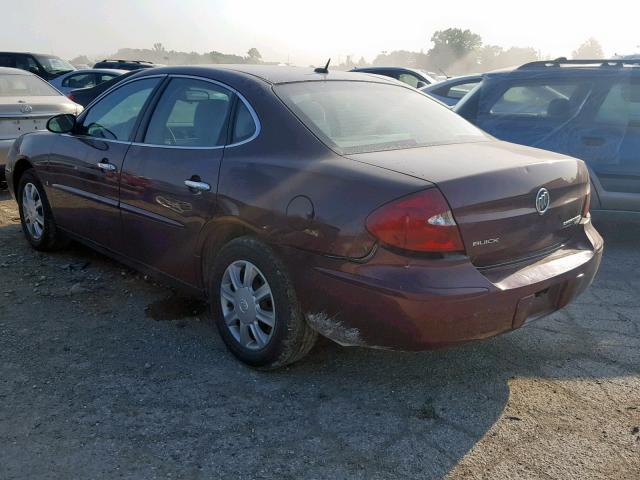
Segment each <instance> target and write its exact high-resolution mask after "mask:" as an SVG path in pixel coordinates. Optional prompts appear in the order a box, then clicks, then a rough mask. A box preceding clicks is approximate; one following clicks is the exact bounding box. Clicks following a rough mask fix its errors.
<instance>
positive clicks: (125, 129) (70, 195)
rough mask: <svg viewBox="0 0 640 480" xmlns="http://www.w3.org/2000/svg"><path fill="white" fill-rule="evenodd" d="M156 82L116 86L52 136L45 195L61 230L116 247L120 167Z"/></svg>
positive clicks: (150, 79)
mask: <svg viewBox="0 0 640 480" xmlns="http://www.w3.org/2000/svg"><path fill="white" fill-rule="evenodd" d="M160 80H161V79H160V78H157V77H154V78H145V79H141V80H137V81H133V82H131V83H127V84H125V85H123V86H121V87H120V88H118V89H117V90H115V91H113V92H112V93H110V94H109V95H107V96H106V97H104V98H103V99H101V100H100V101H99V102H98V103H96V104H95V105H94V106H93V107H92V108H91V109H90V110H88V111H86V112H85V113H84V114H83V115H82V116H81V117H79V118H78V125H77V128H76V130H75V131H74V132H73V134H64V135H58V136H57V137H56V139H55V141H54V143H53V147H52V150H51V154H50V156H49V176H48V178H49V184H50V185H49V188H50V195H49V197H50V201H51V204H52V207H53V210H54V211H55V212H56V213H55V215H56V223H57V224H58V225H60V227H62V228H63V229H65V230H68V231H70V232H71V233H74V234H76V235H79V236H81V237H82V238H84V239H86V240H90V241H93V242H95V243H97V244H100V245H102V246H104V247H107V248H110V249H113V250H119V243H120V240H121V236H120V233H121V230H120V228H121V224H120V213H119V210H118V203H119V179H120V171H121V169H122V164H123V161H124V157H125V154H126V153H127V150H128V148H129V146H130V141H131V137H132V135H133V133H134V130H135V125H136V122H137V120H138V117H139V116H140V113H141V112H142V111H143V108H144V105H145V103H146V102H147V101H148V99H149V98H150V96H151V93H152V92H153V90H154V88H155V87H156V86H157V85H158V83H159V82H160Z"/></svg>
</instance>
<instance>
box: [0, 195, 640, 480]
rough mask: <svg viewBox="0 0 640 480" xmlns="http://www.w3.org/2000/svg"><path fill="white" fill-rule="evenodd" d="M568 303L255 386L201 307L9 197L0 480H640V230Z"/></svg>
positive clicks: (1, 217) (623, 238)
mask: <svg viewBox="0 0 640 480" xmlns="http://www.w3.org/2000/svg"><path fill="white" fill-rule="evenodd" d="M600 229H601V231H602V233H603V235H604V237H605V240H606V242H607V244H606V249H605V250H606V253H605V259H604V261H603V265H602V268H601V270H600V273H599V276H598V278H597V279H596V282H595V283H594V285H593V287H592V288H591V289H590V290H588V291H587V292H586V293H585V294H584V295H583V296H582V297H580V298H579V299H578V300H577V301H576V302H575V304H573V305H571V306H570V307H569V308H567V309H566V310H564V311H561V312H558V313H556V314H554V315H552V316H550V317H547V318H546V319H543V320H539V321H537V322H534V323H531V324H528V325H527V326H525V327H524V328H522V329H521V330H519V331H517V332H514V333H511V334H508V335H504V336H502V337H499V338H496V339H492V340H489V341H485V342H481V343H475V344H470V345H466V346H463V347H458V348H454V349H449V350H443V351H436V352H424V353H411V354H409V353H398V352H385V351H376V350H367V349H358V348H341V347H339V346H337V345H334V344H332V343H330V342H328V341H323V342H321V343H320V344H319V345H318V346H317V347H316V348H315V349H314V350H313V351H312V352H311V354H310V355H309V357H307V358H306V359H305V360H303V361H302V362H300V363H298V364H296V365H293V366H291V367H289V368H287V369H284V370H281V371H278V372H274V373H261V372H257V371H253V370H251V369H249V368H246V367H244V366H242V365H241V364H239V363H238V362H237V361H235V360H234V359H233V358H232V357H231V355H230V354H228V353H227V351H226V350H225V348H224V345H223V344H222V342H221V340H220V338H219V337H218V335H217V332H216V331H215V330H214V326H213V325H212V323H211V322H210V321H208V320H207V318H206V313H205V309H204V306H203V305H202V304H201V303H200V302H198V301H196V300H193V299H189V298H183V297H180V296H178V295H176V294H175V293H174V292H172V291H171V290H169V289H168V288H166V287H164V286H162V285H158V284H156V283H154V282H153V281H151V280H149V279H146V278H144V277H142V276H141V275H139V274H136V273H135V272H132V271H130V270H128V269H126V268H124V267H123V266H121V265H119V264H117V263H115V262H113V261H111V260H109V259H107V258H105V257H103V256H101V255H98V254H96V253H93V252H91V251H89V250H88V249H85V248H83V247H79V246H74V247H72V248H70V249H69V250H67V251H64V252H61V253H56V254H50V255H43V254H39V253H36V252H34V251H33V250H31V249H30V248H29V247H28V246H27V243H26V242H25V241H24V240H23V238H22V233H21V231H20V228H19V226H18V218H17V211H16V208H15V204H14V203H13V202H12V201H11V200H10V199H9V196H8V195H7V194H6V193H1V192H0V300H1V303H0V478H1V479H3V480H8V479H40V478H46V479H51V478H64V479H74V478H81V479H89V478H96V479H103V478H121V477H123V478H202V479H204V478H218V477H219V478H229V479H231V478H248V479H249V478H251V479H253V478H265V479H288V478H311V479H323V478H326V479H340V478H360V479H382V478H384V479H388V478H399V479H412V478H419V479H425V478H442V477H447V478H465V479H467V478H472V479H473V478H490V479H507V478H518V479H523V478H543V479H546V478H557V479H573V478H575V479H587V478H617V479H638V478H640V432H639V427H640V313H639V310H640V296H639V295H638V292H639V290H640V249H639V248H638V247H639V246H640V242H639V241H638V238H640V226H638V225H636V226H628V225H624V224H607V225H602V226H601V228H600Z"/></svg>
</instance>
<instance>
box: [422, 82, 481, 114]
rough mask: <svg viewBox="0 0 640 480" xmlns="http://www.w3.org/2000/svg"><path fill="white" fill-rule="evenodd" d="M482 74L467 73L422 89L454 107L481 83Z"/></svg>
mask: <svg viewBox="0 0 640 480" xmlns="http://www.w3.org/2000/svg"><path fill="white" fill-rule="evenodd" d="M481 80H482V75H465V76H462V77H454V78H450V79H448V80H444V81H442V82H438V83H434V84H433V85H429V86H428V87H424V88H422V89H421V90H422V91H423V92H424V93H426V94H427V95H429V96H431V97H433V98H435V99H436V100H440V101H441V102H442V103H445V104H447V105H449V106H450V107H453V106H454V105H455V104H456V103H458V102H459V101H460V100H461V99H462V97H464V96H465V95H466V94H467V93H469V92H470V91H471V90H473V88H474V87H475V86H476V85H477V84H478V83H480V81H481Z"/></svg>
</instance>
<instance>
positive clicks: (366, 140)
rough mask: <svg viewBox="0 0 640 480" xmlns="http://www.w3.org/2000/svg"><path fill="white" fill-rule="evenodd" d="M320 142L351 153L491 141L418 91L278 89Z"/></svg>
mask: <svg viewBox="0 0 640 480" xmlns="http://www.w3.org/2000/svg"><path fill="white" fill-rule="evenodd" d="M274 90H275V92H276V93H277V94H278V96H279V97H280V98H281V99H282V100H283V101H284V103H285V104H286V105H287V106H288V107H289V108H290V109H291V110H292V111H293V112H294V113H295V114H296V115H297V116H298V117H299V118H300V120H302V122H304V123H305V124H306V125H307V126H308V127H309V129H311V131H313V132H314V133H315V134H316V135H317V136H318V137H319V138H320V139H321V140H323V141H324V142H325V143H326V144H327V145H328V146H330V147H331V148H333V149H334V150H336V151H338V152H341V153H345V154H349V153H361V152H374V151H382V150H398V149H402V148H413V147H421V146H427V145H443V144H450V143H466V142H478V141H484V140H488V137H487V136H486V135H485V134H484V133H482V132H481V131H480V130H479V129H478V128H476V127H474V126H473V125H471V124H470V123H468V122H467V121H466V120H464V119H463V118H462V117H460V116H458V115H457V114H455V113H453V112H452V111H451V110H449V109H448V108H447V107H445V106H443V105H441V104H440V103H438V102H435V101H434V100H432V99H430V98H429V97H427V96H426V95H423V94H422V93H420V92H418V91H417V90H413V89H410V88H408V87H403V86H399V85H389V84H382V83H374V82H355V81H330V82H319V81H310V82H299V83H289V84H283V85H278V86H276V87H275V88H274Z"/></svg>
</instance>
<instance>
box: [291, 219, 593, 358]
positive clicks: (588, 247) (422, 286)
mask: <svg viewBox="0 0 640 480" xmlns="http://www.w3.org/2000/svg"><path fill="white" fill-rule="evenodd" d="M297 255H305V254H302V253H298V254H297ZM601 257H602V238H601V237H600V235H599V234H598V233H597V232H596V230H595V229H594V228H593V227H592V226H591V225H590V224H587V225H585V230H584V235H583V236H582V238H580V239H579V241H578V242H576V244H574V245H572V246H570V247H568V248H566V249H564V250H562V251H558V252H555V253H554V254H552V255H549V256H548V257H545V258H543V259H539V260H537V261H536V262H533V263H531V264H527V265H524V266H523V265H520V266H514V267H508V268H502V269H500V270H495V271H484V272H480V271H479V270H478V269H477V268H475V267H474V266H473V265H472V264H471V263H469V262H468V260H463V259H461V260H459V261H455V260H454V261H452V262H449V261H447V262H443V261H441V260H431V261H429V260H423V261H414V260H411V259H407V258H404V257H398V256H397V255H394V254H392V253H390V252H387V251H385V250H384V249H380V251H379V252H377V253H376V255H375V257H374V258H373V259H372V260H371V262H369V263H368V264H366V265H357V264H353V263H350V262H346V261H344V262H341V261H337V260H329V259H326V258H323V257H319V256H313V258H311V259H310V257H309V256H306V258H305V259H302V258H299V257H298V258H296V254H293V253H291V252H289V254H288V255H287V258H288V266H289V268H290V269H291V271H292V273H293V275H294V281H295V284H296V285H299V288H298V289H297V291H298V296H299V297H300V301H301V304H302V307H303V310H304V311H305V312H306V316H307V321H308V322H309V324H310V325H311V326H312V327H313V328H315V329H316V330H317V331H318V332H319V333H321V334H322V335H324V336H326V337H328V338H330V339H332V340H334V341H336V342H337V343H339V344H341V345H358V346H368V347H378V348H391V349H402V350H422V349H429V348H437V347H441V346H446V345H450V344H455V343H459V342H466V341H471V340H477V339H483V338H488V337H491V336H495V335H498V334H500V333H504V332H507V331H510V330H513V329H516V328H519V327H520V326H522V325H523V324H524V323H525V321H527V320H531V319H534V318H539V317H541V316H544V315H547V314H549V313H551V312H553V311H555V310H558V309H560V308H562V307H564V306H566V305H567V304H568V303H570V302H571V301H572V300H573V299H574V298H575V297H576V296H578V295H579V294H580V293H582V292H583V291H584V290H585V289H586V288H587V287H588V286H589V285H590V284H591V282H592V281H593V278H594V277H595V275H596V273H597V270H598V267H599V265H600V260H601ZM310 260H311V262H312V266H311V268H309V266H308V265H309V262H310ZM445 263H446V265H445ZM301 265H304V267H302V266H301Z"/></svg>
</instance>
